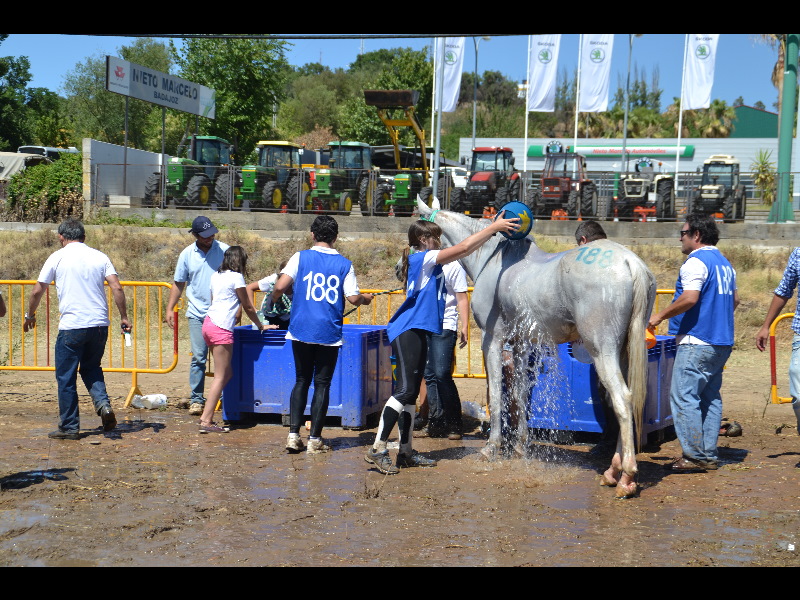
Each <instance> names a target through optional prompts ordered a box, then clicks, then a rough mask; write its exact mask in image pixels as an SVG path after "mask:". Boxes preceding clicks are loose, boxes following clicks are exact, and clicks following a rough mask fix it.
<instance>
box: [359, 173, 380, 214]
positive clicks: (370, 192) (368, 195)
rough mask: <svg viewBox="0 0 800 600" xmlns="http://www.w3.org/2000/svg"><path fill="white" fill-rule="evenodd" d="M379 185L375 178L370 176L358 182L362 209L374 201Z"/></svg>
mask: <svg viewBox="0 0 800 600" xmlns="http://www.w3.org/2000/svg"><path fill="white" fill-rule="evenodd" d="M378 187H379V186H378V185H377V183H376V181H375V180H374V179H370V178H369V177H364V178H363V179H362V180H361V181H360V182H359V183H358V203H359V204H360V205H361V209H362V210H364V208H365V207H367V206H369V203H370V202H372V200H373V198H374V197H375V190H376V189H377V188H378Z"/></svg>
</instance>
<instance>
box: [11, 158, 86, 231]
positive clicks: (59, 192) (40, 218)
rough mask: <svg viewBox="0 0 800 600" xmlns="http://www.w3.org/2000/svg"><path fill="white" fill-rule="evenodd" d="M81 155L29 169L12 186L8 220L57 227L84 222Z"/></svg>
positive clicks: (12, 179)
mask: <svg viewBox="0 0 800 600" xmlns="http://www.w3.org/2000/svg"><path fill="white" fill-rule="evenodd" d="M81 164H82V163H81V155H80V154H66V155H63V156H62V158H60V159H58V160H56V161H54V162H52V163H50V164H41V165H36V166H33V167H29V168H27V169H25V170H24V171H21V172H19V173H17V174H16V175H14V176H13V177H12V178H11V180H10V181H9V183H8V201H7V204H6V206H5V207H4V211H3V212H4V213H5V214H4V217H5V219H6V220H11V221H28V222H36V223H46V222H50V223H57V222H60V221H62V220H64V219H65V218H67V217H75V218H78V219H82V218H83V193H82V191H83V174H82V172H81Z"/></svg>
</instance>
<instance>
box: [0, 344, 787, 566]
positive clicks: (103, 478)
mask: <svg viewBox="0 0 800 600" xmlns="http://www.w3.org/2000/svg"><path fill="white" fill-rule="evenodd" d="M768 365H769V363H768V358H767V357H766V356H764V355H761V354H758V353H757V352H755V351H752V352H746V351H741V352H735V353H734V356H733V358H732V359H731V362H730V363H729V368H728V370H727V371H726V375H725V384H724V388H723V394H724V404H725V410H724V414H725V416H726V417H727V418H729V419H735V420H737V421H739V423H741V424H742V426H743V428H744V435H743V436H742V437H737V438H725V437H723V438H720V442H719V444H720V447H721V448H722V450H721V453H722V458H723V466H722V467H721V468H720V469H719V470H718V471H713V472H709V473H705V474H681V475H676V474H668V473H667V472H666V471H665V470H664V468H663V466H664V465H665V464H667V463H668V462H669V461H670V460H671V459H672V458H674V457H676V456H678V455H679V453H680V447H679V445H678V443H677V441H675V440H674V439H672V440H668V441H665V442H663V443H661V444H660V445H651V446H648V447H646V448H645V449H644V451H643V452H642V453H641V454H640V455H639V461H640V462H639V466H640V477H639V484H640V486H641V493H640V495H639V497H637V498H633V499H629V500H622V501H620V500H615V499H614V496H613V490H611V489H608V488H602V487H600V486H599V485H598V476H599V473H600V472H601V471H602V470H603V469H604V468H606V466H607V464H606V461H607V455H604V454H602V453H601V456H599V457H598V456H596V452H595V453H593V452H592V450H593V446H592V445H591V444H585V443H584V444H575V445H553V444H547V443H540V444H536V445H534V447H533V449H532V455H531V458H530V459H527V460H523V459H513V460H501V461H498V462H495V463H487V462H483V461H481V460H479V459H478V456H479V455H478V452H479V450H480V448H481V447H482V446H483V443H484V439H483V438H482V437H481V436H480V431H479V428H477V427H476V429H475V430H474V431H473V432H472V433H471V434H469V435H466V436H465V437H464V439H463V440H461V441H457V442H456V441H448V440H446V439H429V438H417V439H415V442H414V444H415V447H416V448H417V449H419V450H420V451H422V452H424V453H426V454H427V455H428V456H431V457H433V458H436V459H438V460H439V461H440V462H439V465H438V466H437V467H436V468H432V469H405V470H403V471H401V473H400V474H398V475H395V476H389V477H387V476H384V475H381V474H380V473H379V472H378V471H376V470H375V469H374V468H372V467H371V465H368V464H367V463H366V462H365V461H364V459H363V456H364V452H365V450H366V447H367V445H368V444H370V443H371V442H372V440H373V439H374V435H375V430H374V429H371V430H365V431H352V430H344V429H341V428H338V427H335V426H331V427H329V428H327V429H326V431H325V434H324V435H325V436H326V438H327V439H328V440H329V441H330V442H331V443H332V445H333V448H334V451H333V452H332V453H329V454H326V455H319V456H306V455H305V454H299V455H289V454H287V453H286V452H285V450H284V442H285V440H286V433H287V430H286V428H284V427H283V426H281V425H280V422H279V421H278V422H272V423H270V422H266V420H264V419H261V420H251V421H245V422H242V423H240V424H239V426H238V427H236V428H235V429H233V430H232V431H231V432H230V433H228V434H208V435H199V434H198V432H197V425H196V423H197V417H191V416H189V414H188V412H187V411H185V410H178V409H175V408H173V407H171V406H170V407H168V408H167V409H166V410H161V411H153V410H150V411H148V410H139V409H133V408H130V409H123V408H121V407H122V404H123V401H124V398H125V396H126V394H127V391H128V386H129V385H130V378H129V376H125V375H121V374H110V375H108V376H107V377H108V378H107V382H108V387H109V393H110V394H111V396H112V403H113V405H114V407H115V409H116V412H117V418H118V420H119V421H120V425H119V426H118V428H117V430H115V431H113V432H110V433H103V432H102V431H101V430H100V429H99V427H98V426H99V424H100V423H99V418H97V417H96V416H95V415H94V414H93V413H92V411H91V404H90V402H89V399H88V396H85V395H84V396H82V397H81V415H82V427H83V432H84V433H85V436H84V437H83V438H82V439H81V440H79V441H56V440H50V439H48V437H47V433H48V432H49V431H51V430H53V429H55V427H56V425H57V412H58V410H57V403H56V396H55V381H54V377H53V374H52V373H48V372H43V373H40V372H2V373H1V374H0V485H2V491H0V564H2V565H3V566H206V565H218V566H237V565H241V566H276V565H287V566H301V565H316V566H338V565H342V566H400V565H403V566H439V565H442V566H612V565H613V566H617V565H624V566H634V565H641V566H685V565H688V566H711V565H724V566H740V565H742V566H745V565H761V566H766V565H768V566H800V468H799V467H800V437H798V435H797V431H796V429H795V428H794V426H793V423H794V417H793V414H792V412H791V409H790V407H789V406H787V405H782V406H776V405H766V399H767V394H768V391H769V376H768V372H769V371H768ZM139 383H140V386H141V387H142V389H143V391H144V392H145V393H165V394H167V396H168V397H169V399H170V402H171V403H174V401H175V400H176V399H178V398H179V397H181V396H182V395H184V394H185V393H186V376H185V372H184V371H183V370H182V369H181V368H180V367H179V369H178V371H177V372H175V373H172V374H168V375H159V376H140V381H139ZM458 386H459V389H460V390H461V395H462V401H474V402H480V403H482V401H483V398H484V395H485V383H484V382H483V381H482V380H459V381H458ZM784 423H786V424H789V425H790V426H787V427H784V428H783V429H782V430H781V432H780V433H776V429H777V428H779V427H780V426H781V425H782V424H784ZM470 424H473V425H477V421H470ZM392 454H394V451H392Z"/></svg>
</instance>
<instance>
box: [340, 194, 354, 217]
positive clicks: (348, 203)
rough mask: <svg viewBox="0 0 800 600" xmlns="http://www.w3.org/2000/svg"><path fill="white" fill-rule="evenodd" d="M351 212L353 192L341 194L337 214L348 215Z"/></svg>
mask: <svg viewBox="0 0 800 600" xmlns="http://www.w3.org/2000/svg"><path fill="white" fill-rule="evenodd" d="M352 210H353V192H350V191H347V192H342V195H341V196H339V214H342V215H349V214H350V211H352Z"/></svg>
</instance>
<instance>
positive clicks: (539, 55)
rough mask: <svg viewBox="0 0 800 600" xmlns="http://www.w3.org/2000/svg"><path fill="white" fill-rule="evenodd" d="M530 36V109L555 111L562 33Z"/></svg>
mask: <svg viewBox="0 0 800 600" xmlns="http://www.w3.org/2000/svg"><path fill="white" fill-rule="evenodd" d="M530 38H531V43H530V55H529V56H528V64H529V65H530V73H528V110H529V111H534V112H553V111H554V110H555V109H556V78H557V75H558V72H557V66H558V48H559V45H560V43H561V34H551V35H532V36H530Z"/></svg>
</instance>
